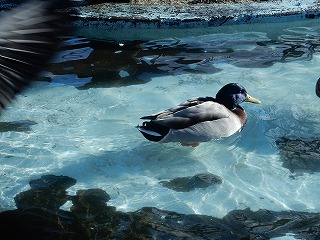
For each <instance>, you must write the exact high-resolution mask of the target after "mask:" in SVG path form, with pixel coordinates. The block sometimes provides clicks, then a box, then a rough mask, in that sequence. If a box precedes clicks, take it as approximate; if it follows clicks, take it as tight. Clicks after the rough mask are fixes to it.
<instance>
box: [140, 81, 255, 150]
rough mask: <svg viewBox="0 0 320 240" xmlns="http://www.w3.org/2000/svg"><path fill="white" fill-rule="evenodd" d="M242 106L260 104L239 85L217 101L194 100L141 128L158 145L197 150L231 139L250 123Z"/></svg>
mask: <svg viewBox="0 0 320 240" xmlns="http://www.w3.org/2000/svg"><path fill="white" fill-rule="evenodd" d="M242 102H251V103H260V101H259V100H258V99H256V98H253V97H251V96H250V95H249V94H248V93H247V91H246V89H245V88H244V87H243V86H241V85H240V84H237V83H229V84H227V85H225V86H223V87H222V88H221V89H220V90H219V91H218V93H217V94H216V97H215V98H213V97H197V98H191V99H189V100H187V101H185V102H183V103H181V104H179V105H178V106H176V107H173V108H170V109H167V110H165V111H162V112H159V113H156V114H153V115H150V116H144V117H141V119H148V120H150V121H145V122H143V123H142V126H139V125H138V126H137V128H138V129H139V131H140V132H141V133H142V134H143V136H144V137H145V138H146V139H148V140H150V141H154V142H160V143H166V142H180V143H181V144H182V145H185V146H189V145H190V146H197V145H199V142H207V141H210V140H214V139H220V138H225V137H229V136H231V135H232V134H234V133H236V132H238V131H240V130H241V129H242V128H243V126H244V125H245V123H246V121H247V114H246V112H245V111H244V109H243V108H242V107H241V106H240V104H241V103H242Z"/></svg>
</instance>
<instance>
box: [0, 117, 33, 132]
mask: <svg viewBox="0 0 320 240" xmlns="http://www.w3.org/2000/svg"><path fill="white" fill-rule="evenodd" d="M35 124H37V123H36V122H34V121H30V120H20V121H12V122H0V132H9V131H10V132H11V131H13V132H23V131H30V130H31V126H32V125H35Z"/></svg>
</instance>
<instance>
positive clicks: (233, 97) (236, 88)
mask: <svg viewBox="0 0 320 240" xmlns="http://www.w3.org/2000/svg"><path fill="white" fill-rule="evenodd" d="M216 101H217V102H218V103H220V104H223V105H224V106H226V107H227V108H228V109H230V110H233V109H235V108H237V107H239V104H241V103H242V102H251V103H261V102H260V100H258V99H256V98H253V97H251V96H250V95H249V94H248V93H247V91H246V89H245V88H244V87H243V86H241V85H240V84H238V83H229V84H227V85H225V86H223V87H222V88H221V89H220V90H219V92H218V93H217V95H216Z"/></svg>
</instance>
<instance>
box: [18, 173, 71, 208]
mask: <svg viewBox="0 0 320 240" xmlns="http://www.w3.org/2000/svg"><path fill="white" fill-rule="evenodd" d="M75 183H76V180H75V179H73V178H70V177H67V176H54V175H45V176H42V177H41V178H40V179H36V180H31V181H30V183H29V184H30V186H31V189H30V190H28V191H25V192H21V193H19V194H17V195H16V196H15V197H14V200H15V203H16V206H17V208H18V209H28V208H33V207H39V208H46V209H49V210H53V211H57V210H58V209H59V208H60V207H61V206H62V205H63V204H65V203H66V202H67V201H68V200H69V199H70V197H69V196H68V195H67V192H66V189H67V188H69V187H71V186H73V185H74V184H75Z"/></svg>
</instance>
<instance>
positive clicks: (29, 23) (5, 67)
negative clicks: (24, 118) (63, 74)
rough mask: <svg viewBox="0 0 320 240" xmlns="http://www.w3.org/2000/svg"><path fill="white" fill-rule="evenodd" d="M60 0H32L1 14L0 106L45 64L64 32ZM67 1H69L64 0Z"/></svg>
mask: <svg viewBox="0 0 320 240" xmlns="http://www.w3.org/2000/svg"><path fill="white" fill-rule="evenodd" d="M59 2H62V1H61V0H60V1H47V2H45V1H31V2H27V3H25V4H23V5H21V6H19V7H16V8H15V9H13V10H11V11H9V12H5V13H2V14H1V15H0V109H3V108H5V107H6V106H7V105H8V103H10V102H11V100H12V99H13V98H14V96H15V94H17V93H19V92H20V91H21V90H22V89H23V88H24V87H26V86H27V85H28V84H29V83H30V82H31V81H32V80H34V79H35V78H36V77H37V76H38V74H39V73H40V72H41V71H42V70H43V69H44V68H45V67H46V65H47V64H48V63H49V62H50V60H51V59H52V57H53V56H54V54H55V52H56V50H57V49H58V47H59V45H60V43H61V41H62V40H61V36H62V35H63V34H64V33H65V29H66V28H65V27H64V26H63V23H64V22H65V21H66V17H65V16H62V15H61V14H59V13H56V12H54V10H53V7H54V8H56V7H58V6H60V5H57V4H58V3H59ZM64 2H68V1H64Z"/></svg>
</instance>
